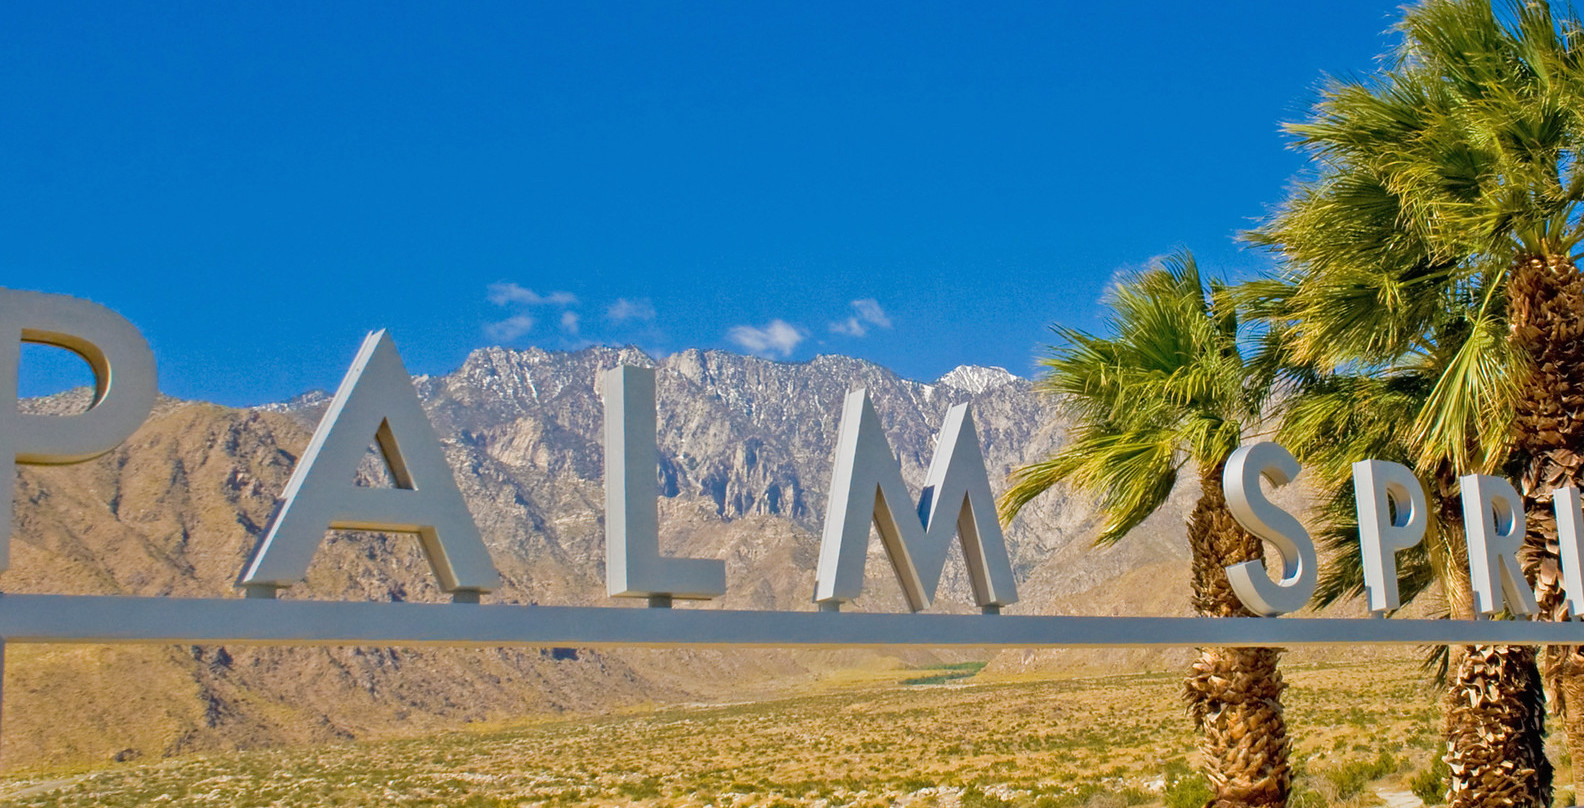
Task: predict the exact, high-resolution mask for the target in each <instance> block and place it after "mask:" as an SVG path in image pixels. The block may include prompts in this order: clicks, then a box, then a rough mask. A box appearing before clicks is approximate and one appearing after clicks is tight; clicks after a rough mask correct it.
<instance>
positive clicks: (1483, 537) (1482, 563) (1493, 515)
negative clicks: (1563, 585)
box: [1458, 474, 1539, 615]
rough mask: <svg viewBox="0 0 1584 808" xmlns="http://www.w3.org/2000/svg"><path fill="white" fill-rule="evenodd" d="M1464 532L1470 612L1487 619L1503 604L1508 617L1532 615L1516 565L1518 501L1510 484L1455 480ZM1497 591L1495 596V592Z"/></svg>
mask: <svg viewBox="0 0 1584 808" xmlns="http://www.w3.org/2000/svg"><path fill="white" fill-rule="evenodd" d="M1458 485H1459V487H1460V489H1461V491H1460V494H1459V496H1460V498H1461V499H1462V500H1463V529H1464V531H1466V533H1467V536H1468V554H1469V583H1471V584H1472V585H1473V588H1474V610H1475V611H1477V612H1479V613H1480V614H1486V615H1492V614H1497V613H1499V612H1501V610H1502V608H1503V606H1504V605H1505V607H1506V608H1507V609H1510V610H1511V611H1512V613H1513V614H1534V613H1535V612H1537V611H1539V608H1538V607H1537V606H1536V605H1535V598H1534V590H1533V589H1530V588H1529V582H1528V581H1527V580H1525V579H1524V574H1523V567H1521V566H1519V564H1518V548H1519V547H1521V546H1522V545H1523V536H1524V509H1523V499H1522V498H1521V497H1519V496H1518V491H1517V490H1516V489H1514V488H1513V486H1512V483H1510V482H1507V481H1506V480H1503V479H1502V478H1500V477H1491V476H1489V475H1486V474H1469V475H1465V476H1463V477H1459V478H1458ZM1498 589H1500V591H1499V592H1498V591H1497V590H1498Z"/></svg>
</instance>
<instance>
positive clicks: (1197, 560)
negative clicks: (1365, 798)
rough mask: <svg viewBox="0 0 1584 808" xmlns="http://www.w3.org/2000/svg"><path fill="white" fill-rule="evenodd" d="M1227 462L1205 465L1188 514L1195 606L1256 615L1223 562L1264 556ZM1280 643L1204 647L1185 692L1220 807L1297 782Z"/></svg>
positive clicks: (1272, 795)
mask: <svg viewBox="0 0 1584 808" xmlns="http://www.w3.org/2000/svg"><path fill="white" fill-rule="evenodd" d="M1221 472H1222V465H1221V464H1217V465H1215V466H1213V467H1210V468H1207V469H1202V470H1201V472H1200V484H1201V485H1202V492H1203V493H1201V494H1200V496H1199V502H1198V504H1197V505H1196V506H1195V508H1194V510H1193V513H1192V514H1191V515H1190V516H1189V517H1188V542H1189V546H1190V547H1191V548H1192V551H1193V591H1194V609H1195V611H1197V612H1198V613H1199V614H1202V615H1209V616H1214V617H1251V616H1253V615H1252V613H1250V612H1249V611H1248V610H1247V609H1245V608H1244V607H1243V604H1242V603H1241V602H1240V601H1239V600H1238V599H1237V596H1236V595H1235V594H1234V593H1233V591H1232V584H1231V582H1229V581H1228V580H1227V577H1226V572H1225V568H1226V567H1227V565H1229V564H1236V563H1238V562H1241V561H1252V560H1255V559H1261V558H1263V557H1264V550H1263V548H1262V547H1261V545H1260V542H1259V540H1258V539H1256V538H1254V537H1253V536H1252V535H1250V534H1249V533H1248V532H1247V531H1245V530H1243V528H1241V527H1239V526H1238V524H1237V522H1235V521H1233V519H1232V514H1231V512H1229V511H1228V510H1227V505H1226V496H1225V493H1224V492H1223V491H1222V488H1221ZM1280 657H1281V649H1279V648H1221V647H1217V648H1201V649H1199V656H1198V658H1197V659H1195V660H1194V663H1193V669H1192V671H1191V672H1190V673H1189V676H1188V682H1187V686H1186V688H1185V692H1184V696H1185V697H1186V699H1187V701H1188V712H1189V714H1190V715H1192V716H1193V719H1194V724H1195V726H1196V727H1197V728H1198V729H1199V731H1200V740H1199V750H1200V752H1201V753H1202V755H1203V757H1204V766H1205V777H1206V778H1207V779H1208V780H1209V781H1210V785H1211V788H1212V789H1214V791H1215V797H1214V799H1212V800H1211V802H1210V805H1212V806H1216V807H1217V808H1234V807H1239V808H1240V807H1241V806H1275V805H1286V804H1287V796H1288V793H1289V792H1290V791H1291V789H1292V767H1291V764H1290V763H1289V761H1288V751H1289V749H1288V740H1287V722H1286V721H1285V719H1283V717H1282V704H1281V695H1282V691H1283V690H1285V689H1286V687H1287V685H1286V683H1284V682H1283V681H1282V678H1281V672H1280V671H1278V670H1277V669H1276V663H1277V660H1278V659H1279V658H1280Z"/></svg>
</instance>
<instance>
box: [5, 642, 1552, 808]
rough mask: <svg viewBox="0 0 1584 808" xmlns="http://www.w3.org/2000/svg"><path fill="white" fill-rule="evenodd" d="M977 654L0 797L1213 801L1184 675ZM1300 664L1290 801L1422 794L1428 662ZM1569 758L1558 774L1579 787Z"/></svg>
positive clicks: (81, 781) (29, 776) (20, 784)
mask: <svg viewBox="0 0 1584 808" xmlns="http://www.w3.org/2000/svg"><path fill="white" fill-rule="evenodd" d="M975 670H976V666H971V665H957V666H948V667H943V668H940V669H935V670H928V671H922V672H921V671H901V672H889V673H884V674H881V673H868V674H863V675H856V676H851V677H847V678H844V679H839V680H832V681H831V682H829V683H827V684H826V685H825V686H822V687H820V688H817V689H815V690H812V691H810V692H808V693H806V694H803V695H798V696H793V697H789V698H783V699H777V700H773V701H765V702H756V703H749V704H734V705H714V706H685V707H674V706H673V707H658V708H654V709H649V710H643V711H635V712H629V713H626V714H621V715H614V716H600V717H579V718H558V719H552V720H538V721H532V722H525V723H521V724H516V725H512V726H504V727H479V728H475V729H472V730H470V731H466V732H456V733H447V734H442V735H433V736H428V737H421V738H412V739H405V740H398V741H382V742H365V743H353V744H344V745H328V746H313V747H301V748H288V749H273V750H263V751H251V752H241V753H228V754H210V755H193V756H186V757H180V758H173V759H170V760H165V761H160V762H148V763H141V762H140V763H133V764H124V765H118V766H112V767H109V768H99V769H95V770H89V771H38V772H32V773H24V774H14V775H11V776H8V777H5V778H3V779H0V804H4V805H16V806H85V805H107V806H155V805H159V806H163V805H181V806H197V805H204V806H273V805H280V806H311V805H393V806H518V805H652V806H705V805H712V806H745V805H826V806H835V805H863V806H892V805H913V806H920V808H923V807H924V806H965V807H967V808H975V807H983V806H1040V807H1042V808H1056V807H1058V806H1069V805H1071V806H1086V808H1122V807H1123V806H1128V805H1162V804H1165V805H1167V806H1176V805H1188V804H1194V805H1197V804H1202V802H1203V797H1202V796H1199V797H1198V800H1199V802H1198V803H1192V802H1191V801H1192V800H1193V799H1195V795H1196V792H1197V791H1198V790H1199V789H1201V788H1202V787H1203V786H1202V782H1201V781H1200V780H1199V779H1198V776H1197V775H1193V774H1190V773H1189V771H1190V765H1191V762H1192V759H1193V755H1194V751H1193V750H1194V735H1193V732H1192V729H1191V727H1190V725H1189V720H1188V718H1187V716H1186V714H1185V712H1184V709H1183V703H1182V700H1181V696H1180V693H1181V689H1182V677H1181V675H1180V674H1177V673H1155V674H1133V675H1124V676H1114V677H1103V678H1089V679H1070V678H1069V679H1061V678H1051V677H1041V678H1024V679H1006V678H1001V679H990V680H986V679H985V677H984V676H983V675H974V673H975ZM1286 676H1287V680H1288V682H1289V685H1290V687H1289V689H1288V692H1287V696H1286V704H1287V714H1288V721H1289V730H1290V732H1291V734H1292V737H1293V739H1294V750H1295V751H1294V755H1293V759H1294V761H1295V763H1296V764H1297V765H1298V767H1299V769H1300V773H1301V777H1300V781H1299V789H1298V793H1297V795H1296V798H1295V800H1294V803H1293V804H1294V805H1295V806H1300V805H1301V806H1304V808H1317V807H1318V806H1326V805H1335V806H1342V805H1379V804H1391V805H1399V806H1400V805H1416V804H1418V800H1417V799H1416V798H1415V797H1413V796H1412V794H1411V793H1410V791H1411V786H1410V783H1411V781H1412V779H1413V778H1414V777H1415V776H1416V775H1418V774H1419V773H1420V772H1422V771H1424V770H1425V769H1426V768H1427V767H1428V766H1429V763H1430V761H1431V760H1432V758H1433V757H1434V756H1435V755H1436V754H1438V746H1439V741H1438V734H1439V733H1438V727H1439V724H1440V710H1439V707H1438V699H1437V696H1436V694H1435V691H1434V690H1433V688H1432V687H1431V686H1430V685H1429V684H1428V682H1427V681H1426V680H1425V678H1424V677H1423V676H1422V674H1421V673H1420V671H1419V669H1418V664H1417V661H1415V660H1411V659H1402V660H1398V661H1394V662H1389V663H1380V662H1374V663H1360V664H1346V665H1306V666H1290V667H1289V668H1288V669H1287V673H1286ZM909 681H911V683H908V682H909ZM1559 762H1560V763H1562V764H1563V765H1562V766H1560V767H1559V769H1561V770H1560V771H1559V772H1558V783H1566V782H1569V781H1570V780H1569V778H1570V776H1571V775H1570V772H1569V771H1567V767H1566V761H1559ZM1559 790H1560V789H1559ZM1559 796H1561V797H1562V799H1566V797H1567V796H1568V795H1565V794H1564V795H1559ZM1558 804H1569V803H1567V802H1563V801H1561V800H1560V799H1559V801H1558Z"/></svg>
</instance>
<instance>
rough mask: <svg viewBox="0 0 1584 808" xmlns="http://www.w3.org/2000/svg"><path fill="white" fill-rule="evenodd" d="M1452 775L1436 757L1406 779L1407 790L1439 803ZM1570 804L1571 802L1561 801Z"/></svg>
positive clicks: (1442, 799) (1431, 803)
mask: <svg viewBox="0 0 1584 808" xmlns="http://www.w3.org/2000/svg"><path fill="white" fill-rule="evenodd" d="M1451 776H1452V769H1451V767H1449V766H1447V762H1446V761H1445V760H1442V759H1441V758H1439V757H1438V758H1436V759H1435V761H1434V762H1432V763H1431V764H1430V768H1428V769H1425V770H1424V771H1422V772H1419V773H1418V774H1416V775H1414V776H1413V779H1412V780H1409V781H1408V790H1409V791H1412V792H1413V794H1414V796H1415V797H1418V798H1419V799H1421V800H1424V804H1425V805H1440V804H1441V803H1443V802H1446V793H1447V780H1448V779H1449V778H1450V777H1451ZM1561 804H1563V805H1571V804H1572V803H1561Z"/></svg>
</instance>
